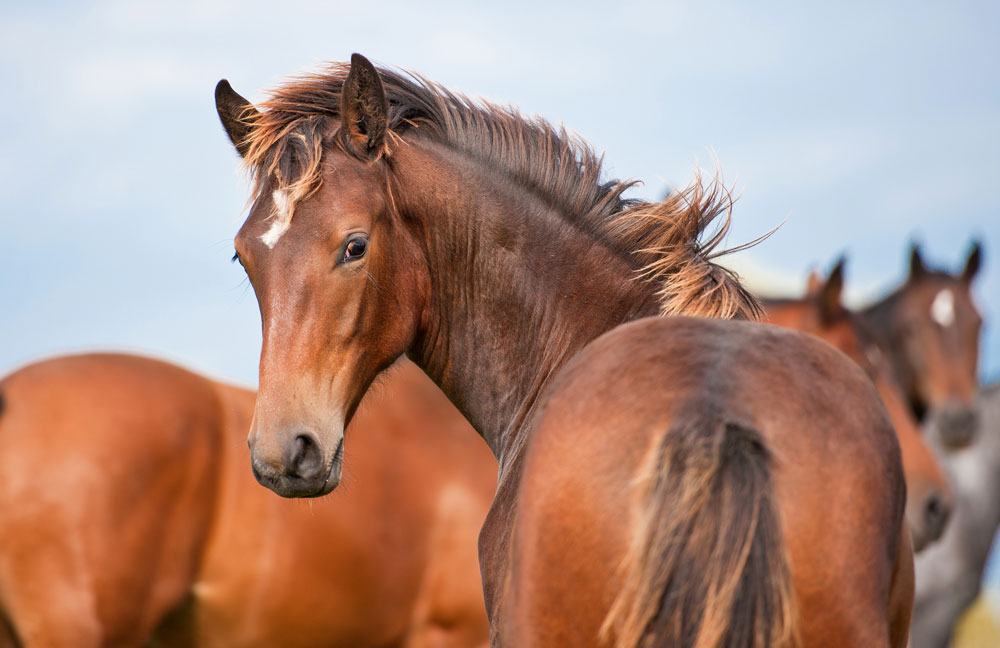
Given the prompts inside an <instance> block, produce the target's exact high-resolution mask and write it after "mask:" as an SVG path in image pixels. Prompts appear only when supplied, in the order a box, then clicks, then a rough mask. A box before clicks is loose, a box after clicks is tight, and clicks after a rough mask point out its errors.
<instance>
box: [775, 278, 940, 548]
mask: <svg viewBox="0 0 1000 648" xmlns="http://www.w3.org/2000/svg"><path fill="white" fill-rule="evenodd" d="M843 263H844V262H843V260H840V261H839V262H838V263H837V264H836V266H835V267H834V268H833V270H832V271H831V272H830V274H829V276H828V277H827V278H826V279H825V280H821V279H820V278H819V277H818V276H817V275H813V276H812V277H810V287H809V289H808V291H807V293H806V295H805V296H804V297H802V298H800V299H771V300H765V309H766V311H767V315H766V319H767V321H768V322H771V323H772V324H777V325H778V326H784V327H787V328H793V329H796V330H800V331H804V332H806V333H809V334H811V335H815V336H816V337H819V338H820V339H822V340H824V341H826V342H827V343H829V344H830V345H831V346H833V347H834V348H836V349H838V350H840V351H841V352H843V353H844V354H845V355H847V357H849V358H850V359H851V360H853V361H854V362H855V364H857V365H858V366H859V367H861V368H862V369H864V371H865V373H867V374H868V376H869V377H870V378H871V380H872V382H873V383H874V384H875V387H876V389H878V393H879V396H880V397H881V398H882V403H883V404H884V405H885V407H886V411H887V412H888V414H889V418H890V420H891V421H892V425H893V428H894V429H895V430H896V437H897V438H898V439H899V446H900V450H901V451H902V457H903V471H904V473H905V474H906V502H907V503H906V521H907V525H908V526H909V528H910V531H911V533H912V535H913V545H914V550H915V551H918V552H919V551H921V550H923V548H924V547H925V546H927V545H928V544H929V543H932V542H934V541H935V540H937V539H938V538H939V537H940V536H941V534H942V533H943V531H944V529H945V527H946V523H947V520H948V517H949V515H950V512H951V508H952V502H953V497H952V494H951V489H950V487H949V485H948V481H947V479H946V477H945V475H944V473H943V471H942V469H941V466H940V465H939V464H938V461H937V460H936V459H935V457H934V454H933V452H932V451H931V449H930V448H929V447H928V445H927V443H926V442H925V441H924V439H923V436H922V435H921V433H920V429H919V424H918V423H917V421H916V420H915V418H914V416H913V414H912V413H911V411H910V409H909V407H908V405H907V403H906V399H905V397H904V396H903V393H902V390H901V389H900V387H899V384H898V383H897V382H896V380H895V378H894V376H893V374H892V368H891V367H890V366H889V362H888V360H887V357H888V356H887V354H886V353H885V352H884V350H883V347H882V345H881V344H880V342H879V340H878V336H877V335H876V334H875V333H874V332H873V331H872V330H871V329H870V327H869V326H868V324H867V323H866V322H865V321H864V319H863V318H862V317H861V316H860V315H859V314H858V313H855V312H854V311H852V310H850V309H848V308H846V307H844V305H843V302H842V299H841V294H842V292H843Z"/></svg>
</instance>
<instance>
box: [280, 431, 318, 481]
mask: <svg viewBox="0 0 1000 648" xmlns="http://www.w3.org/2000/svg"><path fill="white" fill-rule="evenodd" d="M288 467H289V474H290V475H291V476H293V477H302V478H305V479H312V478H314V477H318V476H319V474H320V473H321V472H322V470H323V454H322V453H321V452H320V449H319V444H318V443H316V442H315V441H314V440H313V439H312V438H311V437H309V436H306V435H304V434H300V435H298V436H297V437H295V441H294V442H293V443H292V457H291V460H290V461H289V462H288Z"/></svg>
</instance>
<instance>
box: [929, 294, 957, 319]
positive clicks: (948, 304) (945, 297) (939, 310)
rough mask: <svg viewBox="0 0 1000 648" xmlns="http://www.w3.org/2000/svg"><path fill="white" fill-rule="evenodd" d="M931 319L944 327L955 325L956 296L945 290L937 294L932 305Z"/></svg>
mask: <svg viewBox="0 0 1000 648" xmlns="http://www.w3.org/2000/svg"><path fill="white" fill-rule="evenodd" d="M931 319H933V320H934V321H935V322H937V323H938V324H940V325H941V326H943V327H947V326H951V325H952V324H954V323H955V295H953V294H951V290H948V289H947V288H945V289H944V290H942V291H941V292H939V293H938V294H937V296H936V297H935V298H934V301H933V302H932V303H931Z"/></svg>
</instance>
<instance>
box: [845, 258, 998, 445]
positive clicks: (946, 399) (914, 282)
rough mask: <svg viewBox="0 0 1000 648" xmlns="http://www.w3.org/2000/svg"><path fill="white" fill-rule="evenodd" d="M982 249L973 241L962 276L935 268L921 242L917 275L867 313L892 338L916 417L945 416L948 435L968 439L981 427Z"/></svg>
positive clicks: (960, 441)
mask: <svg viewBox="0 0 1000 648" xmlns="http://www.w3.org/2000/svg"><path fill="white" fill-rule="evenodd" d="M981 262H982V248H981V246H980V245H979V243H978V242H976V243H973V245H972V249H971V250H970V252H969V256H968V258H967V259H966V261H965V268H964V269H963V270H962V271H961V272H960V273H959V274H957V275H951V274H948V273H947V272H941V271H939V270H932V269H929V268H928V267H927V266H926V265H925V264H924V261H923V258H922V257H921V255H920V249H919V248H918V247H917V246H916V245H914V246H913V248H912V249H911V250H910V276H909V278H908V279H907V280H906V282H905V283H904V284H903V285H902V286H900V287H899V288H897V289H896V290H894V291H893V292H892V293H890V294H889V295H888V296H887V297H885V298H884V299H882V300H881V301H880V302H878V303H877V304H874V305H872V306H869V307H868V308H867V309H865V310H864V315H865V317H867V318H868V321H869V322H871V324H872V326H873V327H875V329H876V330H877V331H878V333H879V335H880V336H881V337H882V338H883V339H884V340H885V341H886V345H887V348H888V349H889V357H890V358H891V361H892V365H893V368H894V370H895V372H896V378H897V379H898V380H899V384H900V385H901V386H902V387H903V390H904V393H905V394H906V396H907V398H908V399H909V401H910V404H911V406H912V408H913V412H914V413H915V414H916V416H917V418H918V419H920V420H923V419H924V418H926V415H927V414H929V413H931V412H933V413H934V414H935V416H937V417H940V419H941V421H940V427H939V429H940V430H941V436H942V439H944V440H945V441H946V442H947V443H949V444H950V445H951V446H952V447H956V448H960V447H962V446H964V445H967V444H968V443H969V441H970V439H971V435H972V434H973V432H974V431H975V429H976V410H975V407H974V404H975V401H976V395H977V394H978V392H979V376H978V366H979V333H980V330H981V329H982V325H983V320H982V317H981V316H980V314H979V311H978V309H977V308H976V305H975V301H974V300H973V298H972V290H971V289H972V280H973V279H974V278H975V276H976V274H977V273H978V272H979V266H980V264H981Z"/></svg>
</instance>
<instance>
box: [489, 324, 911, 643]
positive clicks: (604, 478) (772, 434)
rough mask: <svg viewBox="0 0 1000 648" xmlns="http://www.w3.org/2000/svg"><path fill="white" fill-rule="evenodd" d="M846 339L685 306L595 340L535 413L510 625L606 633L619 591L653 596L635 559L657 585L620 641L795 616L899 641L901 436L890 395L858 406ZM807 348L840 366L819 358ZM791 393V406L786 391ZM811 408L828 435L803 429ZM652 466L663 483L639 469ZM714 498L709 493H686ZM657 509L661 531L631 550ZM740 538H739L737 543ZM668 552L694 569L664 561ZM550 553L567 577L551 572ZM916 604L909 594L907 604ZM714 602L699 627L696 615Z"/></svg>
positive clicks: (744, 639) (737, 635)
mask: <svg viewBox="0 0 1000 648" xmlns="http://www.w3.org/2000/svg"><path fill="white" fill-rule="evenodd" d="M778 349H787V350H788V354H787V355H786V354H785V353H778V352H777V350H778ZM835 354H836V352H835V351H833V350H832V349H830V348H828V347H826V345H822V344H819V343H817V342H815V341H813V340H810V339H807V338H804V337H802V336H800V335H796V334H792V333H788V332H784V331H781V330H778V329H773V328H770V327H761V326H758V325H753V324H746V323H740V324H736V325H735V326H734V325H733V324H732V323H725V322H721V321H705V320H696V319H687V318H669V319H659V318H657V319H643V320H639V321H637V322H634V323H631V324H627V325H625V326H622V327H619V328H616V329H614V330H613V331H611V332H610V333H607V334H605V335H604V336H602V337H600V338H598V339H597V340H596V341H595V342H593V343H592V344H590V345H588V346H587V347H586V348H585V349H584V350H583V351H582V352H581V353H580V354H579V355H578V356H576V357H575V358H574V359H573V360H572V361H571V362H570V364H569V365H568V366H567V367H566V369H565V370H564V371H562V372H560V374H559V375H558V377H557V378H556V379H555V380H554V381H553V383H552V387H551V389H550V390H549V391H548V392H547V394H546V399H545V404H544V406H543V407H542V408H540V411H539V414H538V415H537V417H536V419H535V421H534V423H533V425H532V432H531V433H532V438H531V442H530V444H529V445H528V448H527V451H526V457H525V459H524V462H525V465H524V469H523V475H522V479H521V485H520V488H519V490H520V493H519V496H518V499H517V502H518V510H517V526H516V530H515V537H514V542H513V550H512V556H511V558H510V562H509V564H508V565H507V566H506V568H507V572H508V574H509V579H510V583H509V585H508V587H507V594H506V596H505V598H506V603H505V606H508V607H511V608H512V609H511V610H510V611H509V613H508V614H506V615H504V616H505V618H504V619H502V620H501V627H500V635H499V637H500V639H501V643H502V644H503V645H517V646H548V645H581V646H584V645H596V644H594V643H593V637H595V636H598V634H599V633H598V631H599V629H600V627H601V622H602V620H603V618H604V615H603V612H604V611H606V610H607V609H608V608H609V607H610V606H611V604H612V603H613V602H614V598H615V593H616V592H624V593H626V594H628V595H631V596H632V598H634V599H638V600H640V601H642V599H643V598H644V597H643V596H642V595H643V594H647V597H646V598H647V599H648V598H649V597H648V593H646V592H643V590H642V577H640V576H639V575H638V574H636V575H635V576H633V578H631V579H630V578H629V572H630V571H632V570H637V571H640V573H645V574H646V576H645V578H648V579H649V580H651V581H652V584H653V587H652V589H654V591H656V595H655V596H654V597H652V599H651V600H647V601H646V602H645V603H644V605H646V606H650V607H649V609H647V610H645V616H644V615H643V611H642V610H637V611H636V612H635V613H634V614H632V615H629V614H628V613H627V611H623V612H622V614H621V624H620V626H619V627H615V630H616V633H617V634H618V636H619V642H621V638H622V636H625V637H628V636H632V637H636V638H638V637H640V636H641V632H640V631H641V630H643V629H644V628H645V627H646V626H647V625H652V627H654V628H657V629H658V630H659V632H660V633H661V634H659V635H657V636H658V637H659V638H660V641H661V642H663V643H664V645H702V643H703V644H704V645H727V646H739V645H782V644H785V643H788V642H789V641H790V639H791V637H789V636H787V634H788V633H791V632H793V631H794V629H795V628H796V626H797V633H798V635H799V637H800V638H801V640H802V643H803V645H809V646H818V645H827V646H848V645H856V646H874V645H886V644H887V642H888V637H889V636H890V634H893V635H894V642H896V644H897V645H900V641H901V640H900V633H902V634H904V635H905V629H900V628H898V627H897V628H894V629H893V630H892V632H890V629H889V628H888V626H887V625H886V616H885V610H886V606H887V595H888V593H889V591H890V590H894V591H900V589H901V588H899V583H893V580H894V579H905V578H908V577H909V576H908V575H907V573H906V570H907V568H909V565H908V564H907V561H908V560H909V554H908V552H907V551H906V550H902V551H900V548H899V545H900V543H901V542H904V541H903V540H902V539H901V538H900V536H899V534H898V528H899V527H898V524H899V520H900V517H901V516H902V503H901V502H900V501H899V497H898V493H899V492H900V484H901V481H902V475H901V474H900V472H899V468H898V450H897V449H896V444H895V441H894V436H893V433H892V429H891V426H890V425H889V423H888V421H886V419H885V416H884V414H883V413H882V411H881V408H879V407H877V406H874V407H872V406H869V407H866V408H859V409H858V410H855V411H853V412H852V413H851V415H850V416H849V417H845V416H844V414H845V412H844V411H843V409H842V400H841V399H842V398H844V397H848V398H851V400H852V402H866V401H869V402H870V400H871V399H870V396H871V392H872V390H871V386H870V384H869V383H868V381H867V379H866V378H865V376H863V375H862V374H861V372H860V371H857V370H856V368H854V367H850V366H847V365H846V364H845V363H837V362H835V361H833V358H834V357H836V355H835ZM737 366H741V367H742V366H756V367H759V369H760V371H754V372H751V373H745V372H740V371H735V370H734V367H737ZM811 366H824V367H830V368H831V369H830V370H829V373H825V374H824V375H822V376H819V375H816V373H815V372H813V371H810V370H808V368H809V367H811ZM831 384H835V385H837V389H836V393H837V394H838V396H836V397H833V398H831V396H830V394H831V390H830V385H831ZM776 399H779V400H781V401H782V402H790V403H795V406H794V407H793V408H775V407H773V403H774V402H775V400H776ZM608 403H614V408H613V409H611V410H610V411H609V409H608V405H607V404H608ZM803 420H810V421H811V422H813V424H814V425H816V426H817V427H818V428H820V429H823V430H824V434H823V436H822V437H820V436H818V435H811V434H803V433H802V432H803V431H802V424H801V421H803ZM598 438H599V439H603V440H604V441H605V442H603V443H594V442H593V439H598ZM584 441H587V442H584ZM831 448H837V450H836V452H831V451H830V449H831ZM664 454H666V457H664V456H663V455H664ZM650 470H651V471H652V475H649V474H647V471H650ZM659 471H663V474H658V473H659ZM672 471H673V472H674V474H671V472H672ZM677 473H679V474H680V476H678V475H677ZM884 474H890V475H892V478H893V480H894V482H895V483H894V484H893V486H894V487H893V488H890V489H884V484H883V483H882V481H881V479H879V476H880V475H884ZM845 475H856V476H857V478H856V479H847V480H845V479H844V476H845ZM671 479H672V480H674V481H675V482H676V483H670V480H671ZM656 480H662V481H663V482H664V485H663V486H662V487H660V488H657V487H650V488H641V487H640V488H637V487H636V485H637V484H640V485H642V484H643V483H644V482H648V481H654V482H655V481H656ZM879 488H883V489H884V490H882V491H876V490H875V489H879ZM699 500H703V501H701V502H700V503H701V504H703V507H704V508H703V509H702V510H700V511H698V513H697V515H695V514H693V513H690V512H689V509H688V506H691V507H693V506H694V505H695V504H697V503H699ZM651 509H652V510H653V511H655V512H656V513H657V514H658V515H656V516H655V519H653V520H648V519H646V518H647V517H648V516H650V515H651V513H650V510H651ZM687 515H691V516H692V519H687V518H686V517H685V516H687ZM678 518H679V519H678ZM570 520H571V521H572V525H570V524H569V521H570ZM644 524H647V525H652V526H653V527H654V529H656V530H658V531H659V532H660V533H661V534H662V537H661V539H660V541H661V544H660V545H656V544H655V543H651V546H649V547H641V548H640V550H639V551H638V552H633V551H631V547H630V545H631V543H634V542H636V541H637V538H636V536H638V537H642V534H641V533H637V530H639V529H642V528H643V525H644ZM630 536H632V537H630ZM733 539H735V544H736V546H737V547H738V548H739V550H737V551H736V552H735V553H734V554H729V553H727V549H729V550H730V551H731V548H729V547H727V541H729V542H733ZM685 541H686V543H685ZM685 545H686V546H685ZM844 547H852V548H853V549H852V551H851V552H850V554H845V553H844V550H843V548H844ZM786 550H787V557H786V555H785V553H786ZM741 551H742V552H745V553H742V554H741ZM636 553H638V555H635V554H636ZM644 553H645V555H644ZM818 554H821V555H824V556H826V559H825V560H816V558H815V556H817V555H818ZM581 555H586V556H588V560H586V561H580V559H579V557H580V556H581ZM622 556H626V559H625V562H624V565H622V564H621V563H622ZM887 556H895V557H897V558H896V559H897V560H898V561H900V563H899V564H894V562H892V561H886V557H887ZM581 562H582V564H581ZM630 563H632V564H630ZM634 563H640V564H639V565H638V566H637V565H635V564H634ZM642 563H645V564H644V565H643V564H642ZM670 564H675V565H676V570H677V572H678V573H676V574H670V575H669V576H668V575H667V574H664V573H662V572H658V571H657V568H658V567H659V568H660V569H661V570H662V571H666V568H665V567H662V565H670ZM858 565H867V566H869V567H870V569H871V570H872V571H868V570H867V569H866V570H860V571H859V570H858V568H857V567H858ZM622 567H625V569H622ZM639 567H646V569H644V570H640V569H638V568H639ZM897 569H898V570H899V571H901V573H900V574H894V571H895V570H897ZM553 572H554V573H566V574H570V575H571V577H566V578H551V577H549V578H546V577H545V576H546V575H547V574H551V573H553ZM649 572H652V574H653V575H649ZM789 576H790V586H789V584H786V583H784V582H783V579H784V578H787V577H789ZM658 577H659V578H658ZM635 580H638V582H637V583H634V582H633V581H635ZM817 583H823V584H824V586H823V587H819V588H818V587H816V584H817ZM647 587H649V586H647ZM700 588H704V590H706V591H704V592H700V591H699V589H700ZM785 588H788V589H789V590H794V593H795V596H794V600H793V596H792V592H791V591H785ZM592 591H596V592H599V593H600V594H601V597H599V598H598V597H593V596H591V595H590V592H592ZM661 592H662V597H663V598H662V600H661V599H660V596H661ZM619 596H621V594H619ZM595 598H596V599H597V600H595ZM749 601H754V602H755V605H751V606H748V607H747V608H744V609H741V608H740V606H741V605H745V604H746V603H747V602H749ZM588 602H589V603H590V605H589V606H588V605H587V603H588ZM907 604H908V603H907V601H906V600H905V598H904V599H903V600H900V601H896V602H895V605H896V606H898V608H899V611H900V612H902V611H903V610H904V609H905V608H906V606H907ZM629 605H635V603H632V602H629V603H625V607H626V608H627V607H628V606H629ZM845 610H851V614H852V619H850V620H849V621H848V620H847V619H845V618H844V617H843V616H842V615H843V613H844V611H845ZM699 617H701V618H702V619H703V623H704V624H705V627H704V628H701V629H700V634H699V633H697V632H696V633H692V634H688V633H686V632H685V629H687V630H688V631H691V630H698V629H699V628H698V624H697V623H692V619H698V618H699ZM566 618H571V619H573V622H572V623H565V622H559V621H554V620H553V619H566ZM730 619H732V620H731V621H730ZM525 620H527V623H525ZM630 623H631V624H636V623H638V628H635V627H633V628H631V629H630V628H629V627H628V625H629V624H630ZM637 630H638V631H637ZM797 638H798V637H797ZM903 641H904V642H905V640H903ZM616 645H638V642H635V643H633V642H632V641H629V642H625V643H619V644H616Z"/></svg>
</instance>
